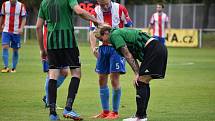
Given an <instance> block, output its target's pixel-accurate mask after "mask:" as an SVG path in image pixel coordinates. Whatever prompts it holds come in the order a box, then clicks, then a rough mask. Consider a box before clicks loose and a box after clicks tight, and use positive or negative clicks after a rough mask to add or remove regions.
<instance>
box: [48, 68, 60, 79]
mask: <svg viewBox="0 0 215 121" xmlns="http://www.w3.org/2000/svg"><path fill="white" fill-rule="evenodd" d="M59 74H60V70H59V69H49V79H54V80H57V79H58V77H59Z"/></svg>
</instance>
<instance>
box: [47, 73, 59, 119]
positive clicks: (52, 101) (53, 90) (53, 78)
mask: <svg viewBox="0 0 215 121" xmlns="http://www.w3.org/2000/svg"><path fill="white" fill-rule="evenodd" d="M59 75H60V70H59V69H49V81H48V101H49V110H50V116H49V117H50V119H51V120H56V119H59V117H58V115H57V112H56V100H57V79H58V77H59Z"/></svg>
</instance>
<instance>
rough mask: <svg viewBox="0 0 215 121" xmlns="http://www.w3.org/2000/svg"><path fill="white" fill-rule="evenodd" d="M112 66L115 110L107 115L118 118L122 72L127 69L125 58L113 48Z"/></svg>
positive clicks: (109, 117)
mask: <svg viewBox="0 0 215 121" xmlns="http://www.w3.org/2000/svg"><path fill="white" fill-rule="evenodd" d="M110 68H111V76H110V77H111V78H110V79H111V84H112V108H113V112H112V113H110V115H109V116H108V117H107V119H116V118H118V117H119V114H118V112H119V106H120V99H121V86H120V74H124V73H125V72H126V71H125V59H124V58H123V57H121V56H120V55H119V54H118V53H117V52H116V51H115V50H114V49H113V48H112V52H111V58H110Z"/></svg>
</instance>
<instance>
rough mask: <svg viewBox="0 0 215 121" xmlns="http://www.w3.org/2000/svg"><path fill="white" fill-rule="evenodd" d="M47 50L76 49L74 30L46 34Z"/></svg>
mask: <svg viewBox="0 0 215 121" xmlns="http://www.w3.org/2000/svg"><path fill="white" fill-rule="evenodd" d="M47 37H48V38H47V40H48V41H47V49H62V48H73V47H77V42H76V40H75V35H74V30H69V29H68V30H55V31H53V32H48V36H47Z"/></svg>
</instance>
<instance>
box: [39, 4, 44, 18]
mask: <svg viewBox="0 0 215 121" xmlns="http://www.w3.org/2000/svg"><path fill="white" fill-rule="evenodd" d="M38 17H39V18H42V19H44V20H45V14H44V10H43V7H42V3H41V4H40V9H39V12H38Z"/></svg>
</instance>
